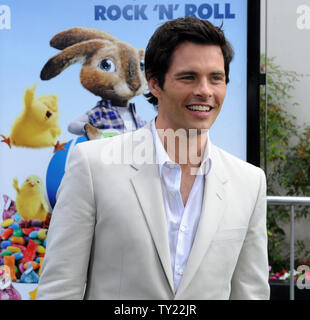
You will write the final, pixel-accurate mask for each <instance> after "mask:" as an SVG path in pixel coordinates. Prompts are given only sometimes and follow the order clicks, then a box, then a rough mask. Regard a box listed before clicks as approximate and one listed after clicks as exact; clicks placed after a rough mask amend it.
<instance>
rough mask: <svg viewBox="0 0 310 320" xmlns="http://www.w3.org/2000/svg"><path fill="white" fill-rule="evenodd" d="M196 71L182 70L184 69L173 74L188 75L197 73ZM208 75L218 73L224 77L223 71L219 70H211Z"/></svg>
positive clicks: (177, 75) (176, 75)
mask: <svg viewBox="0 0 310 320" xmlns="http://www.w3.org/2000/svg"><path fill="white" fill-rule="evenodd" d="M197 74H198V72H195V71H192V70H184V71H180V72H177V73H176V74H175V75H174V76H175V77H180V76H188V75H192V76H194V75H197ZM210 75H212V76H214V75H218V76H222V77H225V72H223V71H221V70H216V71H212V72H210Z"/></svg>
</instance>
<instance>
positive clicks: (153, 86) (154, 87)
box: [147, 78, 162, 99]
mask: <svg viewBox="0 0 310 320" xmlns="http://www.w3.org/2000/svg"><path fill="white" fill-rule="evenodd" d="M147 84H148V86H149V90H150V92H151V93H152V95H153V96H154V97H156V98H157V99H158V98H160V97H161V92H162V89H161V88H160V86H159V85H158V81H157V80H156V79H153V78H151V79H149V80H148V81H147Z"/></svg>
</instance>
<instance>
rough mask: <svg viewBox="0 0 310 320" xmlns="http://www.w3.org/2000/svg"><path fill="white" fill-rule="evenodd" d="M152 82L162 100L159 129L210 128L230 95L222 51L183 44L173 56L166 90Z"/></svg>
mask: <svg viewBox="0 0 310 320" xmlns="http://www.w3.org/2000/svg"><path fill="white" fill-rule="evenodd" d="M148 83H149V88H150V91H151V92H152V94H153V95H154V96H155V97H157V99H158V117H157V120H156V124H157V127H158V128H163V129H168V128H171V129H173V130H177V129H180V128H184V129H186V130H188V129H210V127H211V126H212V124H213V122H214V121H215V119H216V118H217V116H218V114H219V112H220V110H221V107H222V104H223V101H224V98H225V94H226V82H225V69H224V57H223V54H222V51H221V48H220V47H219V46H215V45H203V44H195V43H191V42H185V43H182V44H180V45H179V46H178V47H177V48H176V50H175V51H174V53H173V55H172V61H171V65H170V68H169V70H168V71H167V73H166V77H165V82H164V86H163V89H161V88H160V87H159V86H158V84H157V82H156V80H154V79H150V80H149V81H148Z"/></svg>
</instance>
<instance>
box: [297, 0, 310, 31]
mask: <svg viewBox="0 0 310 320" xmlns="http://www.w3.org/2000/svg"><path fill="white" fill-rule="evenodd" d="M296 13H297V14H298V15H299V16H298V17H297V20H296V26H297V28H298V29H299V30H310V6H307V5H305V4H302V5H300V6H298V7H297V10H296Z"/></svg>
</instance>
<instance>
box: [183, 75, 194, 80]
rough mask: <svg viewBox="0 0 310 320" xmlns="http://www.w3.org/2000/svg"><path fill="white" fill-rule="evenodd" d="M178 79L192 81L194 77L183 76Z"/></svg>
mask: <svg viewBox="0 0 310 320" xmlns="http://www.w3.org/2000/svg"><path fill="white" fill-rule="evenodd" d="M180 79H181V80H194V76H183V77H181V78H180Z"/></svg>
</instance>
